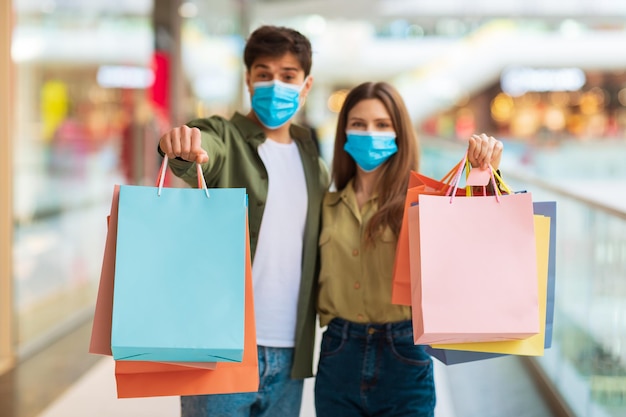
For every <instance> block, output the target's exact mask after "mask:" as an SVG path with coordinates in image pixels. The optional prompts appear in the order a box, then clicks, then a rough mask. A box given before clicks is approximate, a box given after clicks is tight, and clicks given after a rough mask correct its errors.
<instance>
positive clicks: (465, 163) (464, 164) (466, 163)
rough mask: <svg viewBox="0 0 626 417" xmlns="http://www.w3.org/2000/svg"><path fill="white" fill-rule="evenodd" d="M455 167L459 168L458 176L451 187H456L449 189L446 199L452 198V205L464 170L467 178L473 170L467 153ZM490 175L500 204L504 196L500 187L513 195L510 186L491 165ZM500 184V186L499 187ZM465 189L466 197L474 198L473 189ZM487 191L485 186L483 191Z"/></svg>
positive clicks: (456, 175)
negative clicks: (501, 197)
mask: <svg viewBox="0 0 626 417" xmlns="http://www.w3.org/2000/svg"><path fill="white" fill-rule="evenodd" d="M455 167H456V168H457V170H456V174H455V175H454V179H453V180H452V182H451V185H454V186H453V187H450V188H448V191H447V192H446V197H448V196H450V203H452V200H453V199H454V196H455V195H456V190H457V189H458V187H459V182H460V179H461V174H462V173H463V168H465V172H466V178H467V176H469V171H470V170H471V164H470V163H469V158H468V157H467V152H466V153H465V155H464V156H463V159H462V160H461V161H460V162H459V163H458V164H457V165H456V166H455ZM489 175H490V182H491V183H492V184H493V189H494V193H495V194H494V195H495V197H496V201H497V202H498V203H499V202H500V196H501V195H502V192H501V190H500V187H502V188H503V189H504V191H505V192H506V193H507V194H513V193H512V192H511V189H510V188H509V186H508V185H507V184H506V183H505V182H504V180H503V179H502V177H501V176H500V174H498V172H497V171H496V170H495V169H494V167H493V166H491V165H489ZM496 178H497V179H498V181H496ZM498 182H499V184H500V186H498ZM465 188H466V196H468V197H471V196H472V191H471V187H465ZM485 189H486V186H483V190H485ZM483 194H485V195H486V194H487V193H486V192H484V193H483Z"/></svg>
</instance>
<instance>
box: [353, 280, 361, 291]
mask: <svg viewBox="0 0 626 417" xmlns="http://www.w3.org/2000/svg"><path fill="white" fill-rule="evenodd" d="M359 288H361V284H360V283H359V282H358V281H357V282H355V283H354V289H355V290H358V289H359Z"/></svg>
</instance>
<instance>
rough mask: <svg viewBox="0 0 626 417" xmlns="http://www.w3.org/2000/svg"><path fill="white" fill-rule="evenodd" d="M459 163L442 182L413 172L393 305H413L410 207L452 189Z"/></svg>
mask: <svg viewBox="0 0 626 417" xmlns="http://www.w3.org/2000/svg"><path fill="white" fill-rule="evenodd" d="M462 162H463V161H461V162H459V163H458V164H457V165H455V166H454V167H453V168H452V169H451V170H450V171H449V172H448V173H447V174H446V175H444V177H443V178H442V179H441V180H436V179H434V178H430V177H427V176H426V175H422V174H419V173H417V172H415V171H411V174H410V175H411V176H410V177H409V187H408V190H407V193H406V197H405V199H404V214H403V217H402V226H401V228H400V233H399V234H398V243H397V245H396V258H395V260H394V265H393V277H392V286H391V303H392V304H398V305H405V306H410V305H411V271H410V261H409V256H410V253H409V230H408V223H409V210H408V209H409V207H410V206H411V204H413V203H416V202H417V200H418V196H419V195H420V194H434V195H443V194H445V193H446V191H448V189H449V188H450V182H451V180H452V179H453V175H454V174H455V173H456V171H457V169H458V167H459V164H461V163H462ZM459 191H462V190H459Z"/></svg>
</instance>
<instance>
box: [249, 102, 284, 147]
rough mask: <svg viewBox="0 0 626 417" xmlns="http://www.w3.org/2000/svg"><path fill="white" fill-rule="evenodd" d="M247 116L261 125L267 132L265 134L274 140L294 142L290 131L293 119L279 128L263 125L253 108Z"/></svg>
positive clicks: (264, 131)
mask: <svg viewBox="0 0 626 417" xmlns="http://www.w3.org/2000/svg"><path fill="white" fill-rule="evenodd" d="M246 116H247V117H248V118H249V119H250V120H252V121H253V122H254V123H256V124H257V125H259V127H260V128H261V129H262V130H263V133H265V136H266V137H268V138H272V140H273V141H274V142H278V143H291V142H292V139H291V134H290V133H289V127H290V126H291V121H288V122H287V123H285V124H284V125H282V126H281V127H279V128H278V129H268V128H267V127H265V126H263V124H262V123H261V122H260V121H259V119H258V118H257V117H256V114H254V111H252V110H251V111H250V113H248V114H247V115H246Z"/></svg>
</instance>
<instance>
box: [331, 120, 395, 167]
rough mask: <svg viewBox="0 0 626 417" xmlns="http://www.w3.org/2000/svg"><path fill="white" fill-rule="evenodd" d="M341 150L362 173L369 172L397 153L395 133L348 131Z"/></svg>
mask: <svg viewBox="0 0 626 417" xmlns="http://www.w3.org/2000/svg"><path fill="white" fill-rule="evenodd" d="M343 149H344V150H345V151H346V152H348V154H349V155H350V156H351V157H352V159H354V162H356V163H357V165H358V166H360V167H361V169H362V170H363V171H365V172H371V171H374V170H375V169H377V168H378V167H380V166H381V165H382V164H383V163H384V162H385V161H386V160H387V159H389V158H390V157H391V156H392V155H393V154H395V153H396V152H398V145H397V144H396V134H395V132H375V131H362V130H348V131H346V143H345V145H344V146H343Z"/></svg>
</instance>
